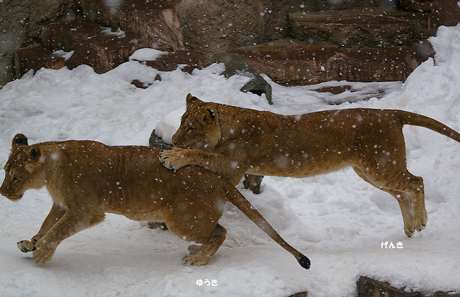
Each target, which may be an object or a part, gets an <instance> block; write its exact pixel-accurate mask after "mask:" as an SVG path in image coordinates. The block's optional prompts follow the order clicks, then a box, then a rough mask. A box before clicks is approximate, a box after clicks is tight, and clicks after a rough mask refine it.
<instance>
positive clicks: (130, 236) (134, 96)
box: [0, 26, 460, 297]
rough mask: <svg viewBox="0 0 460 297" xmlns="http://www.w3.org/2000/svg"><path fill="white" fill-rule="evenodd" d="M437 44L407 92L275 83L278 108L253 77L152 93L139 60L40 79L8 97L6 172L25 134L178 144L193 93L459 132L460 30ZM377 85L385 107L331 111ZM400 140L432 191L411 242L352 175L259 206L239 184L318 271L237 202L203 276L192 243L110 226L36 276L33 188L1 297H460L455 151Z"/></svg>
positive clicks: (0, 151) (179, 81)
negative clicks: (406, 294)
mask: <svg viewBox="0 0 460 297" xmlns="http://www.w3.org/2000/svg"><path fill="white" fill-rule="evenodd" d="M431 42H432V43H433V45H434V47H435V49H436V57H435V60H434V61H433V60H431V59H430V60H428V61H427V62H425V63H423V64H422V65H421V66H420V67H418V68H417V69H416V70H415V71H414V72H413V73H412V74H411V76H410V77H409V78H408V79H407V81H406V82H405V83H398V82H394V83H368V84H364V83H351V84H350V85H351V86H353V89H352V90H349V91H347V92H345V93H343V94H340V95H332V94H325V93H316V92H312V91H311V90H312V89H314V88H317V87H318V86H310V87H283V86H279V85H276V84H274V83H272V86H273V102H274V103H275V104H274V105H272V106H270V105H268V104H267V102H266V100H264V99H263V98H261V97H259V96H257V95H254V94H245V93H241V92H239V91H238V90H239V89H240V88H241V87H242V86H243V85H244V83H245V82H246V81H247V80H248V78H247V77H244V76H233V77H231V78H229V79H225V77H224V76H223V75H221V74H220V73H221V72H222V70H223V65H218V64H216V65H211V66H209V67H207V68H205V69H203V70H195V71H194V72H193V74H191V75H190V74H187V73H184V72H182V71H180V70H176V71H173V72H164V73H160V75H161V78H162V80H161V81H155V82H153V84H152V85H151V86H150V87H148V88H147V89H138V88H136V87H135V86H134V85H132V84H130V82H131V81H132V80H134V79H137V80H140V81H143V82H152V81H153V80H154V77H155V76H156V75H157V74H158V73H159V72H158V71H156V70H154V69H151V68H148V67H146V66H144V65H142V64H140V63H138V62H136V61H130V62H127V63H125V64H122V65H120V66H119V67H117V68H116V69H114V70H112V71H110V72H108V73H105V74H101V75H100V74H96V73H95V72H94V71H93V70H92V69H91V68H90V67H88V66H80V67H78V68H76V69H74V70H72V71H70V70H68V69H66V68H64V69H60V70H49V69H42V70H40V71H38V72H37V73H35V74H32V73H29V74H28V75H26V76H25V77H23V78H22V79H20V80H17V81H14V82H11V83H9V84H8V85H6V86H5V87H4V88H3V89H2V90H0V163H1V164H4V163H5V162H6V160H7V158H8V154H9V150H10V143H11V140H12V138H13V136H14V135H15V134H16V133H24V134H25V135H26V136H28V137H29V142H30V143H36V142H43V141H52V140H68V139H92V140H97V141H101V142H104V143H106V144H110V145H147V144H148V138H149V136H150V133H151V131H152V129H153V128H155V127H157V130H158V131H159V132H161V134H162V135H163V136H165V137H171V135H172V134H173V133H174V131H175V129H176V128H177V126H178V123H179V118H180V115H181V114H182V112H183V110H184V105H185V96H186V94H187V93H189V92H191V93H192V94H193V95H195V96H197V97H199V98H201V99H203V100H205V101H215V102H221V103H227V104H232V105H238V106H243V107H249V108H254V109H259V110H270V111H273V112H277V113H283V114H299V113H306V112H312V111H317V110H323V109H332V108H339V109H343V108H353V107H369V108H391V109H403V110H408V111H413V112H417V113H420V114H424V115H427V116H431V117H433V118H435V119H438V120H440V121H442V122H444V123H445V124H447V125H449V126H450V127H452V128H454V129H456V130H457V131H460V98H459V96H460V26H457V27H452V28H445V27H442V28H441V29H440V30H439V32H438V35H437V37H436V38H432V39H431ZM147 54H149V53H148V52H145V51H144V52H141V53H137V55H138V56H139V55H140V56H142V55H147ZM267 79H268V78H267ZM340 84H343V82H342V83H340V82H330V83H325V84H322V85H321V86H331V85H332V86H333V85H340ZM377 88H380V89H383V90H385V95H384V96H383V98H379V99H378V98H371V99H370V100H362V101H358V102H356V103H352V104H350V103H343V104H340V105H329V104H327V103H326V102H331V101H340V100H343V99H344V98H354V99H361V98H368V97H369V94H371V97H372V94H373V92H375V90H376V89H377ZM404 134H405V137H406V142H407V154H408V167H409V170H410V171H411V172H412V173H413V174H415V175H419V176H422V177H423V178H424V180H425V192H426V206H427V210H428V216H429V221H428V225H427V228H426V229H425V230H424V231H422V232H420V233H416V234H415V235H414V236H413V238H407V237H406V236H405V235H404V230H403V223H402V217H401V214H400V210H399V207H398V203H397V202H396V200H395V199H394V198H393V197H391V196H390V195H388V194H386V193H384V192H382V191H380V190H377V189H375V188H373V187H371V186H369V185H368V184H366V183H365V182H364V181H362V180H361V179H360V178H358V177H357V176H356V174H355V173H354V172H353V171H352V170H351V169H345V170H342V171H339V172H335V173H331V174H328V175H322V176H317V177H312V178H305V179H290V178H279V177H266V178H265V179H264V180H263V187H262V190H263V193H262V194H260V195H254V194H252V193H251V192H249V191H247V190H243V189H242V187H241V185H240V186H239V187H238V188H239V189H240V190H241V191H242V193H243V194H244V195H245V196H246V197H247V198H248V199H249V200H250V201H251V202H252V203H253V204H254V205H255V206H256V207H257V208H258V209H259V211H260V212H262V213H263V215H264V216H265V217H266V219H267V220H268V221H269V222H270V223H271V224H272V225H273V226H274V227H275V228H276V229H277V230H278V231H279V233H280V234H281V235H282V236H283V237H284V238H285V239H286V240H287V241H288V242H289V243H290V244H292V245H293V246H295V247H296V248H297V249H299V250H300V251H302V252H303V253H305V255H307V256H308V257H309V258H310V259H311V261H312V266H311V269H310V270H304V269H303V268H301V267H300V266H299V265H298V264H297V262H296V261H295V260H294V259H293V258H292V256H291V255H290V254H288V253H287V252H286V251H284V250H283V249H282V248H281V247H279V246H278V245H277V244H276V243H274V242H273V241H272V240H271V239H270V238H268V237H267V236H266V234H264V233H263V232H262V231H260V230H259V229H258V228H257V227H256V226H255V225H254V224H252V223H251V222H250V221H249V220H248V219H247V218H246V217H244V215H243V214H242V213H240V212H239V211H238V210H237V209H236V208H235V207H234V206H232V205H230V204H229V205H227V206H226V209H225V212H224V215H223V217H222V219H221V224H222V225H223V226H225V227H226V228H227V230H228V234H227V239H226V241H225V242H224V244H223V246H222V247H221V248H220V250H219V251H218V252H217V254H216V255H215V256H214V258H213V259H212V260H211V261H210V263H209V264H208V265H207V266H205V267H185V266H183V265H182V262H181V259H182V257H183V256H184V255H185V253H186V247H187V245H188V243H187V242H185V241H183V240H181V239H180V238H178V237H175V236H174V235H172V234H171V233H170V232H168V231H161V230H151V229H149V228H147V227H146V225H145V223H144V224H142V223H139V222H134V221H129V220H128V219H125V218H124V217H121V216H116V215H107V219H106V221H105V222H103V223H101V224H100V225H97V226H95V227H93V228H91V229H88V230H85V231H83V232H81V233H79V234H77V235H74V236H72V237H71V238H69V239H67V240H65V241H64V242H63V243H62V244H61V245H60V246H59V248H58V249H57V251H56V254H55V255H54V258H53V260H52V261H51V262H49V263H47V264H45V265H38V264H35V262H34V261H33V260H32V258H31V255H30V254H23V253H21V252H20V251H19V250H18V249H17V247H16V242H17V241H19V240H24V239H30V238H31V237H32V236H33V235H35V233H36V232H37V231H38V229H39V227H40V225H41V223H42V221H43V220H44V218H45V216H46V215H47V212H48V210H49V209H50V207H51V199H50V197H49V195H48V193H47V192H46V190H45V189H42V190H31V191H29V192H27V193H26V195H25V196H24V198H23V199H22V200H21V201H19V202H16V203H13V202H11V201H9V200H7V199H6V198H4V197H0V238H1V240H0V296H15V297H19V296H35V297H38V296H46V297H50V296H59V297H62V296H211V295H212V296H288V295H290V294H293V293H296V292H300V291H308V294H309V296H311V297H319V296H328V297H330V296H334V297H341V296H353V294H355V293H356V292H355V287H356V286H355V283H356V280H357V277H358V276H360V275H365V276H369V277H373V278H376V279H380V280H386V281H389V282H390V283H391V284H392V285H394V286H398V287H401V286H406V287H407V289H408V290H409V289H413V290H419V291H423V292H434V291H438V290H440V291H456V292H460V250H459V247H460V228H459V227H460V221H459V216H458V215H459V212H460V197H458V196H459V192H460V183H459V182H458V176H459V174H460V170H459V168H460V143H457V142H455V141H453V140H450V139H448V138H446V137H444V136H442V135H439V134H436V133H434V132H432V131H430V130H427V129H424V128H418V127H406V128H405V129H404ZM3 177H4V173H3V172H2V173H0V179H2V180H3ZM393 245H394V247H393ZM385 246H386V247H385ZM398 247H399V248H398ZM201 282H202V285H200V284H201Z"/></svg>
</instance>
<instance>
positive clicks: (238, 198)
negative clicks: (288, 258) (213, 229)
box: [226, 186, 310, 269]
mask: <svg viewBox="0 0 460 297" xmlns="http://www.w3.org/2000/svg"><path fill="white" fill-rule="evenodd" d="M226 191H227V198H228V200H229V201H230V202H231V203H232V204H233V205H235V206H236V207H237V208H238V209H239V210H241V212H242V213H244V214H245V215H246V216H247V217H248V218H249V219H250V220H251V221H253V222H254V223H255V224H256V225H257V226H258V227H259V228H260V229H262V231H264V232H265V233H267V235H268V236H270V237H271V238H272V239H273V240H274V241H276V242H277V243H278V244H279V245H280V246H281V247H283V248H284V249H285V250H286V251H288V252H289V253H291V254H292V255H293V256H294V257H295V258H296V259H297V261H298V262H299V264H300V266H302V267H303V268H305V269H309V268H310V260H309V259H308V258H307V257H306V256H304V255H303V254H302V253H300V252H299V251H298V250H296V249H295V248H293V247H292V246H290V245H289V244H288V243H287V242H286V241H285V240H284V239H283V238H282V237H281V236H280V235H279V234H278V233H277V232H276V231H275V229H273V227H272V226H271V225H270V224H269V223H268V222H267V220H266V219H265V218H264V217H263V216H262V215H261V214H260V213H259V212H258V211H257V210H256V209H255V208H254V206H252V205H251V203H249V201H248V200H247V199H246V198H245V197H244V196H243V195H242V194H241V193H240V192H239V191H238V190H237V189H236V188H235V187H233V186H231V187H228V188H227V189H226Z"/></svg>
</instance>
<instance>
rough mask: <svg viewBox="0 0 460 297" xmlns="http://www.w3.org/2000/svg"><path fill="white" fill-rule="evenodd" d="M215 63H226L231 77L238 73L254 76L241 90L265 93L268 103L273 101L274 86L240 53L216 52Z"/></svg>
mask: <svg viewBox="0 0 460 297" xmlns="http://www.w3.org/2000/svg"><path fill="white" fill-rule="evenodd" d="M212 61H213V62H214V63H224V64H225V71H224V75H225V77H227V78H229V77H230V76H232V75H235V74H237V73H242V72H243V73H248V74H250V75H251V76H252V79H251V80H250V81H249V82H247V83H246V84H245V85H244V86H243V87H242V88H241V89H240V91H242V92H251V93H254V94H257V95H259V96H260V95H262V94H265V96H266V98H267V100H268V103H269V104H273V102H272V87H271V86H270V84H269V83H268V82H267V81H266V80H265V79H264V78H263V77H262V76H260V74H259V73H258V72H257V71H256V70H255V69H254V68H253V67H252V66H251V65H249V64H248V63H247V62H246V61H245V60H244V59H243V58H242V57H241V56H240V55H239V54H235V53H221V54H215V55H214V57H213V58H212Z"/></svg>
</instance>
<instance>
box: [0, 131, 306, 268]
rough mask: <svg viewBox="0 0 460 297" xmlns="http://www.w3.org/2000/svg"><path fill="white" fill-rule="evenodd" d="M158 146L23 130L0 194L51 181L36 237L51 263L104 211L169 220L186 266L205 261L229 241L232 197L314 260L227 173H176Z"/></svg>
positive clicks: (36, 247)
mask: <svg viewBox="0 0 460 297" xmlns="http://www.w3.org/2000/svg"><path fill="white" fill-rule="evenodd" d="M158 156H159V151H158V150H156V149H154V148H149V147H141V146H106V145H104V144H102V143H99V142H94V141H65V142H44V143H38V144H35V145H28V143H27V138H26V137H25V136H24V135H22V134H18V135H16V136H15V137H14V139H13V144H12V151H11V154H10V157H9V159H8V162H7V163H6V165H5V168H4V169H5V172H6V174H5V180H4V182H3V184H2V186H1V188H0V193H1V194H2V195H4V196H6V197H7V198H8V199H10V200H13V201H15V200H19V199H20V198H21V197H22V195H23V194H24V192H25V191H26V190H28V189H37V188H41V187H43V186H46V188H47V189H48V191H49V193H50V195H51V197H52V199H53V206H52V208H51V211H50V213H49V214H48V216H47V218H46V219H45V221H44V222H43V224H42V226H41V228H40V231H38V233H37V235H35V236H34V237H32V239H31V241H27V240H25V241H20V242H18V247H19V249H20V250H21V251H23V252H30V251H33V257H34V260H35V261H36V262H37V263H46V262H48V261H50V260H51V258H52V256H53V254H54V252H55V250H56V248H57V246H58V245H59V244H60V243H61V242H62V241H63V240H64V239H66V238H68V237H69V236H71V235H73V234H75V233H77V232H79V231H82V230H84V229H86V228H89V227H91V226H94V225H95V224H97V223H99V222H101V221H102V220H104V213H106V212H110V213H115V214H120V215H124V216H126V217H127V218H129V219H132V220H137V221H139V220H150V221H156V222H165V223H166V225H167V227H168V228H169V230H171V232H172V233H174V234H176V235H177V236H179V237H180V238H182V239H185V240H187V241H194V242H196V243H198V244H201V246H199V245H191V246H189V252H190V255H188V256H186V257H185V258H184V259H183V263H184V264H185V265H193V266H200V265H206V264H207V263H208V261H209V260H210V259H211V257H212V256H213V255H214V253H216V251H217V249H218V248H219V247H220V245H221V244H222V243H223V241H224V240H225V235H226V233H227V231H226V230H225V228H224V227H222V226H221V225H219V224H218V221H219V219H220V217H221V215H222V212H223V209H224V204H225V202H226V201H227V199H228V200H229V201H230V202H232V203H233V204H234V205H235V206H236V207H237V208H238V209H240V210H241V211H242V212H243V213H244V214H245V215H246V216H247V217H248V218H249V219H251V220H252V221H253V222H254V223H255V224H256V225H257V226H258V227H259V228H261V229H262V230H263V231H264V232H265V233H267V234H268V236H270V237H271V238H272V239H273V240H275V241H276V242H277V243H278V244H279V245H281V246H282V247H283V248H284V249H286V250H287V251H288V252H289V253H291V254H292V255H293V256H294V257H296V259H297V261H298V262H299V264H300V265H301V266H302V267H304V268H306V269H308V268H309V267H310V261H309V259H308V258H307V257H305V256H304V255H302V254H301V253H300V252H298V251H297V250H296V249H294V248H293V247H291V246H290V245H289V244H288V243H286V242H285V241H284V240H283V239H282V238H281V237H280V236H279V234H278V233H276V231H275V230H274V229H273V228H272V227H271V226H270V225H269V224H268V222H267V221H266V220H265V219H264V218H263V217H262V215H261V214H260V213H259V212H258V211H257V210H255V209H254V207H252V206H251V204H250V203H249V202H248V201H247V200H246V199H245V198H244V197H243V195H241V193H239V192H238V190H237V189H236V188H235V187H234V186H233V185H232V184H231V183H230V182H228V181H226V180H225V179H224V178H222V177H220V176H218V175H217V174H215V173H213V172H211V171H208V170H205V169H202V168H199V167H193V166H188V167H185V168H183V169H181V170H179V171H176V172H173V171H171V170H167V169H166V168H164V167H163V166H162V165H161V164H160V162H159V161H158Z"/></svg>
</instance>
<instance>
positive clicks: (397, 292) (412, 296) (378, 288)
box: [357, 276, 422, 297]
mask: <svg viewBox="0 0 460 297" xmlns="http://www.w3.org/2000/svg"><path fill="white" fill-rule="evenodd" d="M357 286H358V296H359V297H377V296H385V297H422V294H421V293H420V292H407V291H405V290H404V289H397V288H395V287H392V286H391V285H390V284H389V283H388V282H381V281H378V280H374V279H371V278H368V277H364V276H361V277H360V278H359V279H358V282H357Z"/></svg>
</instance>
